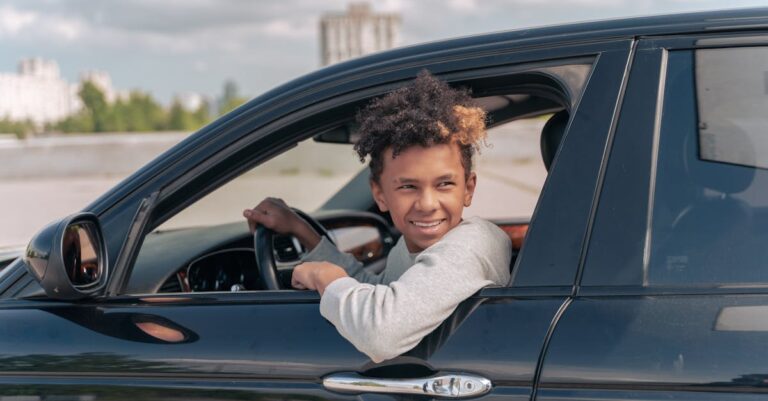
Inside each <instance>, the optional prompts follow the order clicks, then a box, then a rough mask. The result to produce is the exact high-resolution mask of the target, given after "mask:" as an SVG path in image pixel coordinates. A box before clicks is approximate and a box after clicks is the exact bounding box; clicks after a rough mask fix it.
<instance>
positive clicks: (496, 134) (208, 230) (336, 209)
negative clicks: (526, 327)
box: [124, 63, 591, 294]
mask: <svg viewBox="0 0 768 401" xmlns="http://www.w3.org/2000/svg"><path fill="white" fill-rule="evenodd" d="M590 67H591V65H590V64H588V63H579V64H574V65H573V66H572V68H569V66H555V67H552V66H547V67H544V68H542V69H541V71H546V72H547V73H548V74H552V75H547V76H545V75H542V74H541V73H536V74H533V73H522V74H519V75H513V76H512V78H510V79H506V80H499V79H496V78H484V79H481V80H478V81H477V82H474V84H473V86H472V89H473V93H475V96H476V100H477V101H478V103H479V104H480V105H481V106H482V107H483V108H485V109H486V110H487V111H488V113H489V129H488V140H487V141H488V146H482V147H481V149H480V153H479V154H477V155H476V157H475V160H474V168H475V171H476V173H477V175H478V185H477V189H476V191H475V196H474V199H473V202H472V205H471V206H470V207H469V208H467V209H465V211H464V216H465V217H470V216H479V217H482V218H485V219H488V220H491V221H493V222H495V223H497V224H498V225H499V226H500V227H501V228H502V229H503V230H504V231H505V232H506V233H507V234H508V235H509V236H510V238H511V239H512V243H513V246H514V249H513V255H516V253H517V252H518V251H519V250H520V248H521V247H522V243H523V238H524V236H525V233H526V230H527V225H528V222H529V221H530V219H531V216H532V214H533V211H534V209H535V207H536V204H537V202H538V199H539V194H540V192H541V190H542V187H543V185H544V181H545V180H546V177H547V168H546V167H545V165H548V164H550V163H551V162H552V160H553V159H554V157H555V154H556V150H557V147H558V143H559V141H560V140H561V139H562V137H563V135H564V132H565V128H566V126H567V123H568V121H569V117H568V115H569V114H568V110H569V109H570V108H571V107H574V105H575V104H576V102H577V98H578V95H579V93H574V92H576V91H580V90H582V89H583V83H584V81H585V80H586V78H587V75H588V73H589V71H590ZM558 74H559V75H558ZM555 116H557V117H556V118H555ZM336 117H338V116H336ZM553 120H557V124H552V121H553ZM343 121H346V123H345V124H349V122H350V121H352V114H350V115H349V118H347V119H346V120H343ZM350 127H352V126H351V125H349V126H345V128H344V129H343V130H339V129H333V130H334V132H342V133H343V132H344V131H346V132H347V134H346V135H347V140H346V141H345V140H343V139H344V135H341V137H340V138H341V139H342V140H339V141H336V140H334V142H341V143H318V142H317V141H313V140H312V138H307V139H305V140H303V141H301V142H299V143H298V144H297V145H296V146H294V147H291V148H288V149H287V150H286V151H284V152H283V153H280V154H279V155H277V156H275V157H273V158H271V159H270V160H268V161H266V162H263V163H262V164H260V165H257V166H256V167H254V168H253V169H251V170H249V171H247V172H245V173H243V174H241V175H240V176H238V177H236V178H235V179H233V180H231V181H229V182H228V183H226V184H225V185H222V186H221V187H219V188H218V189H217V190H215V191H213V192H210V193H209V194H208V195H206V196H204V197H202V198H200V199H199V200H198V201H196V202H195V203H192V204H191V205H190V206H188V207H186V208H185V209H183V210H181V211H180V212H178V213H176V214H175V215H174V216H172V217H171V218H170V219H168V220H166V221H165V222H164V223H163V224H162V225H160V226H158V227H157V228H156V229H155V230H153V232H151V233H149V234H147V235H146V236H145V238H144V241H143V244H142V246H141V248H140V250H139V253H138V257H137V259H136V262H135V264H134V267H133V269H132V272H131V274H130V277H129V282H128V284H127V285H126V287H125V291H124V292H125V293H127V294H145V293H167V292H171V293H172V292H195V291H243V290H245V291H258V290H262V289H265V288H264V286H263V283H261V282H260V281H259V278H258V269H259V267H258V266H257V264H256V258H255V255H254V253H255V252H254V238H253V235H252V234H251V233H250V232H249V230H248V226H247V224H246V221H245V219H244V218H243V217H242V211H243V210H244V209H246V208H252V207H254V206H255V205H256V204H258V203H259V202H260V201H261V200H262V199H264V198H265V197H268V196H271V197H278V198H282V199H283V200H285V201H286V203H288V204H289V205H290V206H293V207H296V208H298V209H301V210H303V211H305V212H308V213H309V214H313V217H315V218H316V219H318V220H319V221H320V223H321V224H322V225H324V226H326V228H327V229H329V231H330V236H331V238H332V239H334V240H335V241H336V242H337V245H339V248H340V249H341V250H343V251H345V252H348V253H351V254H352V255H353V256H355V257H356V258H357V259H358V260H360V261H361V262H363V263H364V264H365V265H366V268H369V269H370V270H371V271H373V272H378V271H381V269H383V267H384V265H385V261H386V256H387V253H388V251H389V249H391V247H392V246H393V245H394V243H395V242H396V240H397V237H398V236H399V233H397V232H396V230H395V229H394V227H393V226H392V225H391V223H390V222H389V221H388V220H387V216H386V215H385V214H381V213H379V212H378V210H377V208H376V207H375V203H374V202H373V199H372V196H371V195H370V187H369V184H368V179H367V166H365V165H363V164H361V163H360V161H359V160H358V158H357V156H356V155H355V153H354V151H353V149H352V144H351V143H348V142H350V139H354V138H355V135H354V131H353V130H352V129H350ZM329 129H331V128H329ZM542 132H545V134H544V137H545V138H550V137H552V138H556V140H551V141H550V140H547V141H542ZM314 136H315V137H316V139H317V137H318V134H315V135H314ZM337 139H338V138H337ZM550 139H551V138H550ZM542 152H544V153H542ZM543 154H546V155H547V156H546V158H548V159H549V160H548V162H547V163H545V162H544V159H543V156H542V155H543ZM273 248H274V249H273V250H272V251H273V254H274V257H275V260H276V264H277V265H278V268H279V269H282V272H281V273H280V274H282V278H280V280H282V282H283V287H282V288H289V285H286V284H285V283H289V282H290V268H292V266H293V265H295V264H296V263H298V261H300V259H301V256H302V254H303V253H305V252H306V251H307V250H305V249H302V247H301V245H300V243H298V241H297V240H296V239H295V238H292V237H290V236H280V235H278V236H275V238H274V240H273ZM513 257H514V256H513ZM513 265H514V259H513ZM511 268H512V266H510V269H511Z"/></svg>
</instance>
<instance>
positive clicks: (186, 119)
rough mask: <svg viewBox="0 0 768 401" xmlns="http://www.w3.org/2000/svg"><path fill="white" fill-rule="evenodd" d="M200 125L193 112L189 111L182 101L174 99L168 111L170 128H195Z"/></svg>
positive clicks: (184, 129)
mask: <svg viewBox="0 0 768 401" xmlns="http://www.w3.org/2000/svg"><path fill="white" fill-rule="evenodd" d="M197 126H198V124H197V123H196V121H195V118H194V116H193V115H192V113H190V112H189V111H187V110H186V109H185V108H184V106H182V105H181V102H179V101H178V100H174V101H173V104H171V110H170V111H169V112H168V128H169V129H172V130H175V131H187V130H193V129H195V128H196V127H197Z"/></svg>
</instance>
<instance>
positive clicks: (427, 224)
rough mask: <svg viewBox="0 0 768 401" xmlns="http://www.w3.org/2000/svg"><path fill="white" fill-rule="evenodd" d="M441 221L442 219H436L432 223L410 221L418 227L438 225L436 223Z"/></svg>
mask: <svg viewBox="0 0 768 401" xmlns="http://www.w3.org/2000/svg"><path fill="white" fill-rule="evenodd" d="M442 222H443V221H442V220H438V221H435V222H433V223H423V222H420V221H412V223H413V224H415V225H417V226H419V227H434V226H436V225H438V224H440V223H442Z"/></svg>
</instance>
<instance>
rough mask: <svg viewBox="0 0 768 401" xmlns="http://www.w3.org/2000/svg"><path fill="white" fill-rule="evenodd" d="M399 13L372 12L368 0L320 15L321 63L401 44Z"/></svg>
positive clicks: (335, 61)
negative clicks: (338, 11) (344, 9)
mask: <svg viewBox="0 0 768 401" xmlns="http://www.w3.org/2000/svg"><path fill="white" fill-rule="evenodd" d="M400 23H401V18H400V15H399V14H394V13H374V12H373V11H371V6H370V5H369V4H367V3H353V4H350V5H349V7H348V9H347V12H346V13H333V14H326V15H324V16H323V17H322V18H321V19H320V52H321V54H320V57H321V62H322V65H324V66H325V65H329V64H333V63H338V62H339V61H344V60H348V59H351V58H354V57H359V56H362V55H364V54H368V53H373V52H377V51H382V50H387V49H391V48H393V47H396V46H398V45H399V44H400Z"/></svg>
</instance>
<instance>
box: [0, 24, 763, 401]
mask: <svg viewBox="0 0 768 401" xmlns="http://www.w3.org/2000/svg"><path fill="white" fill-rule="evenodd" d="M422 69H428V70H429V71H431V72H432V73H433V74H435V75H436V76H438V77H439V78H441V79H443V80H445V81H447V82H448V83H450V84H451V85H455V86H462V87H468V88H470V89H471V90H472V93H473V96H475V97H476V98H477V101H478V102H479V103H480V104H482V105H483V107H485V108H486V109H487V111H488V113H489V117H490V121H491V126H492V127H493V128H491V130H496V129H497V128H498V129H501V131H503V128H504V127H510V126H514V124H515V123H517V122H520V121H527V122H531V121H532V122H540V125H539V127H540V128H539V129H540V141H541V155H542V156H541V159H538V157H537V160H536V162H537V163H540V164H541V165H542V166H544V167H546V168H547V169H548V173H546V174H545V175H544V176H545V177H546V181H544V182H543V187H541V190H540V194H539V193H538V191H539V189H538V187H536V188H535V192H536V193H535V195H534V196H535V199H536V201H535V210H533V212H532V214H530V215H529V216H522V218H520V217H521V216H514V215H513V213H510V215H509V216H508V217H509V218H505V217H504V216H496V217H495V218H494V219H495V221H496V222H497V223H498V224H499V225H500V226H501V227H502V228H504V229H505V231H507V232H508V233H509V234H510V236H513V237H515V239H516V241H515V244H516V245H515V247H516V248H517V249H516V250H515V251H516V255H515V258H514V261H513V264H512V265H511V266H510V269H511V273H512V280H511V282H510V283H509V285H508V286H507V287H495V288H485V289H483V290H481V291H480V292H479V293H477V294H475V295H474V296H473V297H471V298H469V299H468V300H466V301H465V302H463V303H462V304H461V305H460V306H459V307H458V309H457V310H456V311H455V313H454V314H453V315H452V316H451V317H450V318H449V319H448V320H446V321H445V322H444V323H443V324H442V325H441V326H440V327H438V328H437V329H436V330H435V331H434V332H432V333H431V334H430V335H428V336H427V337H425V338H424V339H423V340H422V341H421V343H420V344H419V345H418V346H416V348H414V349H413V350H411V351H409V352H407V353H406V354H405V355H402V356H399V357H396V358H394V359H391V360H389V361H385V362H382V363H380V364H374V363H372V362H371V361H370V360H369V359H368V358H367V357H365V356H364V355H363V354H361V353H360V352H358V351H356V350H355V348H354V347H353V346H352V345H350V344H349V343H348V342H347V341H346V340H344V339H343V338H342V337H341V336H340V335H339V334H338V333H337V332H336V329H335V328H334V327H333V326H332V325H331V324H330V323H328V322H327V321H326V320H324V319H323V318H322V317H321V316H320V314H319V311H318V304H319V296H318V294H317V292H314V291H311V292H310V291H295V290H290V289H287V288H286V286H285V280H286V277H288V276H289V275H290V271H291V268H292V266H293V265H295V263H296V261H297V260H298V259H299V258H300V257H301V254H302V253H303V252H305V250H303V249H301V247H300V245H299V244H298V242H297V241H295V240H294V239H293V238H291V237H286V236H279V235H272V233H269V232H265V231H259V232H257V235H256V237H255V238H254V236H252V235H251V233H250V232H249V231H248V228H247V225H246V224H245V222H244V220H242V221H237V218H233V219H232V221H233V222H231V223H226V224H218V222H212V223H210V224H203V223H201V224H198V225H192V224H186V225H185V224H178V225H173V224H172V223H173V222H174V221H179V219H182V217H183V216H185V215H187V216H189V215H191V216H193V217H200V216H199V215H196V212H195V210H196V209H195V207H196V206H195V205H200V204H201V202H205V200H206V199H208V200H209V201H210V202H212V204H213V207H208V208H207V209H205V210H208V211H210V210H221V211H225V212H231V213H234V214H235V217H237V215H238V214H239V213H240V212H241V211H242V209H243V208H246V207H251V206H253V205H254V204H255V202H257V201H258V200H260V199H259V198H258V196H257V195H254V196H253V197H248V198H247V199H242V198H241V199H236V200H235V201H234V202H233V200H232V199H230V198H227V197H218V196H217V195H215V194H216V193H218V191H217V190H218V189H219V188H224V187H226V186H227V185H233V183H236V182H239V181H238V180H239V179H243V178H246V179H248V180H246V182H249V185H251V186H253V187H254V188H256V187H258V188H260V190H261V191H262V192H263V193H267V194H268V193H272V192H279V191H289V192H290V191H293V193H297V192H303V195H308V196H309V198H312V199H313V200H314V201H315V203H316V204H315V205H314V206H307V207H305V209H307V208H309V209H310V210H309V212H310V213H309V214H306V215H305V218H306V219H307V220H308V221H310V222H312V223H313V224H315V225H316V227H317V228H318V229H319V230H320V229H322V230H324V231H325V232H326V233H327V235H328V236H329V237H331V238H332V239H335V240H336V242H337V245H338V246H339V247H341V248H342V249H344V250H347V251H349V252H352V253H353V254H354V255H355V256H356V257H358V259H360V260H362V261H363V262H364V263H366V264H367V265H368V266H369V268H370V269H374V270H375V269H380V268H381V266H382V260H383V258H385V257H386V253H387V251H388V250H389V248H390V247H391V246H392V245H393V244H394V241H395V240H396V238H397V236H398V233H397V232H395V231H394V230H393V227H392V225H391V223H390V221H388V219H387V216H385V215H381V214H379V213H378V212H377V211H376V208H375V207H374V202H373V200H372V198H371V195H370V192H369V190H368V184H367V180H368V178H367V175H366V174H367V173H366V170H365V169H363V168H362V167H358V168H359V169H360V172H359V173H357V174H353V176H352V177H351V179H350V180H349V181H348V182H342V183H340V184H338V183H337V184H338V185H339V186H340V188H339V189H338V190H336V189H333V190H332V192H334V193H335V195H333V196H330V197H327V196H326V195H323V196H320V195H319V192H317V193H318V195H317V197H316V199H315V198H313V197H312V195H314V194H315V193H316V192H315V191H320V190H321V188H320V187H323V186H322V185H319V186H317V187H311V186H306V187H305V186H303V185H305V184H302V186H299V187H297V186H296V185H293V183H294V181H292V179H291V178H290V177H292V175H291V174H292V172H291V171H286V170H284V169H281V167H280V156H279V155H281V154H283V153H286V152H295V151H298V152H303V151H304V150H301V149H306V146H307V144H310V145H312V146H314V145H313V144H317V146H323V149H326V150H327V153H323V154H317V153H315V150H311V151H306V152H307V153H305V154H302V155H303V156H302V157H306V158H315V159H316V160H315V162H316V163H317V165H318V166H319V167H320V169H319V170H318V171H319V172H318V173H317V174H316V177H317V179H316V180H315V182H319V183H322V182H323V178H322V177H326V176H329V175H332V174H330V173H328V174H325V173H323V171H325V170H322V168H325V167H324V166H336V165H337V164H335V163H337V159H342V158H350V159H353V156H352V153H351V145H350V144H351V143H353V142H354V140H355V138H356V133H355V125H354V114H355V111H356V110H357V109H358V108H359V107H360V106H361V105H363V104H365V103H366V102H367V101H368V100H370V99H371V98H373V97H376V96H379V95H382V94H384V93H387V92H389V91H391V90H393V89H395V88H398V87H399V86H402V85H403V84H405V83H406V82H409V80H411V79H413V77H415V75H416V74H417V73H418V72H419V71H420V70H422ZM766 71H768V9H759V10H739V11H729V12H713V13H698V14H686V15H674V16H662V17H650V18H640V19H630V20H619V21H606V22H595V23H584V24H576V25H568V26H557V27H547V28H541V29H526V30H521V31H515V32H505V33H496V34H490V35H483V36H473V37H467V38H461V39H455V40H450V41H444V42H436V43H430V44H425V45H420V46H414V47H407V48H402V49H397V50H394V51H389V52H385V53H380V54H376V55H372V56H368V57H365V58H361V59H357V60H353V61H349V62H346V63H342V64H339V65H334V66H331V67H328V68H325V69H323V70H320V71H317V72H314V73H312V74H310V75H307V76H305V77H302V78H299V79H297V80H295V81H292V82H290V83H288V84H286V85H284V86H281V87H278V88H276V89H274V90H272V91H270V92H268V93H266V94H264V95H262V96H260V97H257V98H255V99H253V100H252V101H250V102H249V103H247V104H246V105H244V106H242V107H240V108H239V109H237V110H236V111H234V112H232V113H230V114H228V115H226V116H225V117H223V118H221V119H219V120H218V121H216V122H214V123H212V124H211V125H209V126H207V127H205V128H203V129H202V130H200V131H199V132H197V133H196V134H194V135H193V136H191V137H190V138H188V139H187V140H185V141H184V142H182V143H180V144H179V145H178V146H176V147H174V148H172V149H171V150H169V151H167V152H166V153H165V154H163V155H161V156H160V157H158V158H157V159H156V160H154V161H153V162H151V163H150V164H148V165H147V166H146V167H144V168H142V169H141V170H139V171H138V172H136V173H135V174H134V175H132V176H131V177H129V178H128V179H126V180H125V181H123V182H122V183H120V184H119V185H118V186H116V187H115V188H114V189H112V190H111V191H109V192H107V193H106V194H105V195H103V196H102V197H101V198H99V199H97V200H96V201H95V202H93V203H92V204H91V205H89V206H88V207H86V208H85V209H84V210H83V212H82V213H79V214H76V215H74V216H69V217H67V218H65V219H63V220H61V221H59V222H56V223H54V224H52V225H50V226H48V227H46V228H44V229H42V230H41V231H40V233H39V234H37V235H36V236H35V238H33V240H32V241H31V242H30V245H29V247H28V248H27V250H26V253H25V256H24V257H23V258H22V259H18V260H15V261H14V262H12V263H10V264H9V265H8V266H7V267H5V268H3V269H2V271H0V395H2V396H3V397H8V399H22V398H15V397H24V398H23V399H53V398H55V399H77V400H95V399H110V400H135V399H192V398H194V399H200V400H208V399H211V400H213V399H217V400H218V399H259V400H278V399H280V400H282V399H285V400H322V399H339V400H365V401H374V400H376V401H383V400H392V399H408V400H420V399H429V398H456V397H460V398H478V399H486V400H497V399H504V400H533V399H537V400H552V401H554V400H723V399H728V400H762V399H764V398H765V396H766V393H768V362H766V361H768V171H767V170H766V169H767V168H768V134H766V133H765V131H766V128H767V127H768V112H767V111H768V97H767V95H766V93H768V73H766ZM542 126H543V127H542ZM536 134H537V136H538V135H539V132H538V131H537V133H536ZM495 135H496V133H495V131H494V132H492V133H491V135H490V141H491V142H494V139H495ZM511 135H515V134H514V133H512V134H511ZM536 140H537V141H538V140H539V138H538V137H537V138H536ZM329 143H334V144H329ZM504 143H505V142H504V141H503V140H502V141H500V142H497V145H496V146H497V147H502V148H503V147H504V146H505V145H504ZM499 144H501V145H499ZM537 146H538V144H537ZM313 149H314V148H313ZM328 149H330V150H328ZM270 159H272V160H271V161H268V160H270ZM353 161H354V160H353ZM270 163H271V164H270ZM267 166H273V167H269V168H274V169H275V170H274V171H276V173H275V174H273V175H272V178H271V179H263V177H265V176H267V175H268V174H266V175H258V174H257V175H252V173H251V170H252V171H253V172H259V171H261V170H260V169H263V168H268V167H267ZM275 166H277V167H275ZM499 166H502V167H497V168H495V170H493V171H492V172H491V173H492V174H491V175H493V177H495V178H494V179H497V180H502V181H503V180H507V181H510V180H515V179H516V178H519V177H517V176H518V175H521V173H520V172H519V170H516V163H513V162H510V163H506V164H505V163H503V162H502V163H501V164H499ZM328 168H330V167H328ZM542 168H543V167H542ZM542 171H545V170H542ZM249 177H250V178H249ZM479 177H480V178H479V179H480V181H479V184H478V191H479V190H480V188H481V187H482V185H484V184H483V182H484V181H483V180H484V178H483V177H484V176H483V174H482V171H480V173H479ZM236 178H237V179H236ZM510 182H511V181H510ZM515 182H517V184H515V185H518V184H519V185H518V186H520V187H525V185H523V184H524V183H523V184H521V183H520V182H518V181H515ZM761 182H762V183H763V184H761ZM342 184H343V185H342ZM306 185H309V184H306ZM510 185H511V184H510ZM534 187H535V186H534ZM487 196H488V197H490V199H491V200H492V203H493V204H494V205H495V207H499V208H501V209H502V210H512V209H513V208H514V207H515V205H514V204H513V203H514V202H512V201H511V200H510V199H507V198H505V197H504V195H503V193H501V192H499V193H495V192H492V193H489V194H488V195H487ZM287 200H288V199H287ZM289 201H290V200H289ZM233 205H236V206H233ZM201 213H202V212H201ZM196 221H198V222H200V221H204V219H202V220H196ZM526 228H527V233H526V234H525V239H524V242H523V241H520V236H521V235H522V234H521V233H523V232H525V230H526ZM254 243H255V244H256V246H254ZM257 259H258V260H259V262H260V263H259V264H257V263H256V260H257Z"/></svg>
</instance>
